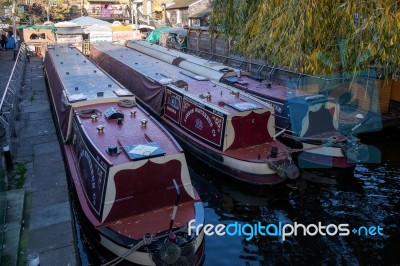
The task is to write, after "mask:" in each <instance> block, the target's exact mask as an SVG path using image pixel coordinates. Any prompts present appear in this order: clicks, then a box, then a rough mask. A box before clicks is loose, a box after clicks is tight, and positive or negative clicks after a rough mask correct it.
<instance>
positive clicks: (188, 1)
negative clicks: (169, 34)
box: [166, 0, 212, 27]
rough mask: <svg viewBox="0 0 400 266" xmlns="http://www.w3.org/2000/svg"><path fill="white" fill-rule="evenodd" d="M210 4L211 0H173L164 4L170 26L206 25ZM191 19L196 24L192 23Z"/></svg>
mask: <svg viewBox="0 0 400 266" xmlns="http://www.w3.org/2000/svg"><path fill="white" fill-rule="evenodd" d="M211 4H212V0H175V1H174V4H172V5H166V13H167V18H168V19H169V21H170V23H171V24H172V26H177V27H184V26H206V25H204V24H207V17H208V16H209V15H210V14H211V8H212V7H211ZM203 18H205V20H202V19H203ZM191 21H192V22H194V23H195V24H198V25H192V24H193V23H191ZM201 21H202V22H201ZM201 24H203V25H201Z"/></svg>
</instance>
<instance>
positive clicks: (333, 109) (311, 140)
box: [127, 41, 365, 175]
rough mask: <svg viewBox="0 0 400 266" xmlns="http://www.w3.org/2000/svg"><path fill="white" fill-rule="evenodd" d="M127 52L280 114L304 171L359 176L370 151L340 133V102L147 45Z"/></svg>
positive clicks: (278, 119) (284, 136) (279, 125)
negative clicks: (207, 81) (259, 102)
mask: <svg viewBox="0 0 400 266" xmlns="http://www.w3.org/2000/svg"><path fill="white" fill-rule="evenodd" d="M127 47H129V48H132V49H134V50H136V51H139V52H141V53H144V54H147V55H149V56H152V57H155V58H157V59H159V60H162V61H164V62H167V63H170V64H173V65H176V66H179V67H180V68H181V69H182V70H186V71H190V72H193V73H195V74H197V75H201V76H204V77H207V78H209V79H211V80H214V81H215V82H220V83H224V84H226V85H228V86H231V87H233V88H235V89H238V90H240V91H243V92H246V93H249V94H251V95H254V96H255V97H257V98H259V99H261V100H263V101H264V102H266V103H268V104H270V105H271V106H272V107H274V109H275V117H276V119H275V121H276V127H277V129H278V130H279V131H282V134H280V136H279V137H278V138H279V140H281V141H282V142H283V143H285V144H286V145H287V146H289V147H290V148H292V150H291V152H292V153H293V154H294V155H295V157H297V159H298V164H299V166H300V167H301V168H303V169H323V170H324V171H329V172H330V173H332V174H333V175H338V174H339V175H341V174H344V175H347V174H348V173H349V172H352V171H353V170H354V167H355V163H356V162H357V160H358V159H359V158H360V156H363V155H365V145H362V144H360V143H359V142H358V139H356V138H354V137H353V136H351V134H344V133H342V132H340V130H339V129H338V126H339V123H338V120H339V111H340V106H339V104H338V102H337V101H335V100H334V99H331V98H328V97H326V96H324V95H321V94H308V93H306V92H304V91H302V90H300V89H290V88H288V87H285V86H282V85H279V84H276V83H273V82H270V81H266V80H265V79H255V78H254V77H251V76H250V74H249V73H248V72H245V71H242V70H239V69H235V68H232V67H227V66H225V65H223V64H221V63H219V62H215V61H209V60H205V59H202V58H199V57H196V56H193V55H189V54H185V53H183V52H180V51H176V50H172V49H167V48H165V47H161V46H158V45H153V44H149V43H147V42H145V41H132V42H128V43H127ZM353 126H357V125H356V124H355V125H353ZM350 133H351V132H350Z"/></svg>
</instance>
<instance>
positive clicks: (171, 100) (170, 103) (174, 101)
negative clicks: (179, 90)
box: [169, 96, 181, 109]
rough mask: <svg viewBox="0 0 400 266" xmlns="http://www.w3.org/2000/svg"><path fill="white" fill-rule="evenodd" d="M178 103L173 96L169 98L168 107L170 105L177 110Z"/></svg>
mask: <svg viewBox="0 0 400 266" xmlns="http://www.w3.org/2000/svg"><path fill="white" fill-rule="evenodd" d="M180 103H181V102H180V101H179V100H178V99H177V98H176V97H174V96H171V97H170V98H169V105H170V106H171V107H174V108H175V109H179V105H180Z"/></svg>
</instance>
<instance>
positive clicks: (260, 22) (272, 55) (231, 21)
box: [210, 0, 400, 75]
mask: <svg viewBox="0 0 400 266" xmlns="http://www.w3.org/2000/svg"><path fill="white" fill-rule="evenodd" d="M213 8H214V11H213V16H212V20H211V25H210V30H211V32H216V31H219V30H222V31H223V32H224V33H225V34H226V35H228V36H230V37H234V38H235V39H236V40H237V42H236V46H235V50H236V52H237V53H239V54H242V55H245V56H247V57H249V58H262V59H264V60H266V62H267V63H269V64H272V65H281V66H285V67H289V68H293V69H295V70H297V71H301V72H306V73H310V74H319V75H321V74H327V73H333V72H337V71H350V72H351V71H356V70H360V69H365V68H368V67H371V66H376V67H379V68H382V69H384V70H385V73H388V72H390V71H398V70H399V66H400V3H399V1H392V0H376V1H360V0H342V1H331V0H303V1H299V0H265V1H264V0H252V1H249V0H215V1H214V2H213Z"/></svg>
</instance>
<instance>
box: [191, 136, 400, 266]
mask: <svg viewBox="0 0 400 266" xmlns="http://www.w3.org/2000/svg"><path fill="white" fill-rule="evenodd" d="M399 133H400V130H398V129H390V130H385V131H384V132H379V133H375V134H373V135H369V136H368V137H364V138H363V139H362V141H363V142H364V143H367V144H370V145H374V146H376V147H377V148H378V149H379V150H380V151H381V153H382V162H381V163H379V164H375V165H362V164H360V165H357V167H356V170H355V172H354V177H348V178H347V179H346V180H342V181H341V182H339V183H338V184H335V185H327V184H317V183H313V182H307V188H306V189H305V190H304V191H298V190H293V189H291V188H289V187H287V186H285V185H280V186H273V187H268V188H257V187H252V186H245V185H243V184H241V183H238V182H236V181H233V180H226V179H225V180H223V178H222V177H221V176H220V175H218V174H216V173H214V172H208V171H205V170H204V169H206V167H204V165H200V164H199V163H198V162H192V161H190V162H189V163H190V165H191V166H192V168H191V174H192V178H193V183H194V185H195V187H196V189H197V190H198V192H199V194H200V196H201V198H202V200H203V202H204V207H205V217H206V223H210V224H214V225H216V224H219V223H223V224H230V223H235V222H238V223H240V224H244V223H250V224H255V223H257V222H259V221H260V222H263V224H278V223H279V222H281V223H283V224H286V223H294V222H297V223H302V224H305V225H308V224H318V222H321V224H322V225H328V224H336V225H339V224H342V223H345V224H349V229H350V230H351V229H353V228H358V227H360V226H367V227H370V226H380V227H382V228H383V236H380V235H375V236H358V235H355V234H353V233H350V235H349V236H342V237H340V236H321V235H319V234H317V235H315V236H295V237H289V238H288V239H287V240H286V241H282V240H281V239H280V238H278V237H272V236H255V237H254V238H252V239H251V240H246V239H245V238H246V237H245V236H226V235H225V236H216V235H214V236H209V237H206V260H205V262H204V265H230V266H231V265H299V264H300V265H305V264H307V265H320V264H323V265H358V264H363V265H364V264H369V265H376V264H385V265H386V264H393V263H400V252H399V251H400V248H399V243H400V230H399V229H400V215H399V212H400V203H399V202H400V193H399V192H400V170H399V169H400V157H399V156H398V152H399V150H400V149H399V148H400V140H399V139H398V137H397V136H398V134H399Z"/></svg>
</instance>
